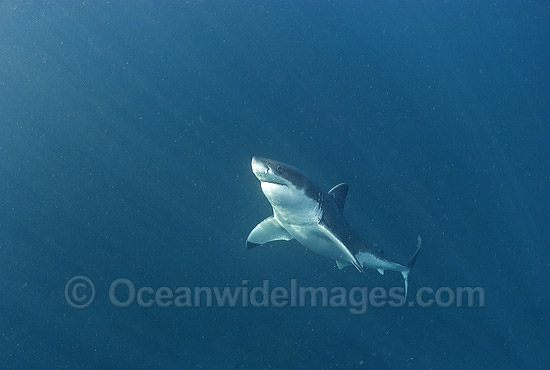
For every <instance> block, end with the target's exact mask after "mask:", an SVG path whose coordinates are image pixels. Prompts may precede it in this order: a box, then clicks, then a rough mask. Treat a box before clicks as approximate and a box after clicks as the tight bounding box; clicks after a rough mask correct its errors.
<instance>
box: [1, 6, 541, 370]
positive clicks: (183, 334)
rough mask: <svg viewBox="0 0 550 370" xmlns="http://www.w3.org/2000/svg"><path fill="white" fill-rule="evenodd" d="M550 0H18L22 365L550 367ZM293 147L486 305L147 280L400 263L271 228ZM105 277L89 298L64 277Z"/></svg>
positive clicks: (13, 194) (307, 281)
mask: <svg viewBox="0 0 550 370" xmlns="http://www.w3.org/2000/svg"><path fill="white" fill-rule="evenodd" d="M549 50H550V9H549V8H548V5H547V4H546V3H544V2H539V3H529V2H519V1H518V2H512V1H502V2H501V1H497V2H449V3H446V2H389V3H388V2H382V1H380V2H363V1H356V2H354V1H350V2H319V1H303V2H302V1H300V2H291V3H282V2H279V1H272V2H256V1H250V2H231V1H228V2H226V1H223V2H222V1H217V2H197V1H188V2H178V3H176V2H171V1H166V2H156V1H150V2H130V1H126V2H123V1H112V2H111V3H110V4H107V3H101V4H97V3H96V2H95V1H84V2H81V3H78V4H72V3H69V2H63V1H61V2H52V3H44V4H42V3H38V2H29V3H23V2H18V1H11V2H4V3H3V4H2V5H0V56H1V57H0V366H1V367H2V368H8V369H30V368H43V369H48V368H50V369H54V368H71V369H98V368H110V369H123V368H147V369H150V368H163V369H182V368H189V369H191V368H205V369H241V368H242V369H260V368H273V369H283V368H284V369H311V368H318V369H334V368H340V369H348V368H350V369H355V368H357V369H363V368H364V369H367V368H369V369H373V368H374V369H396V368H401V369H403V368H407V369H464V368H468V369H489V368H498V369H518V368H525V369H527V368H528V369H543V368H547V366H548V364H550V352H549V351H550V350H549V348H550V343H549V342H550V339H549V338H550V324H549V323H548V321H547V318H546V315H547V313H548V312H549V308H550V298H549V293H550V290H549V289H548V277H549V269H550V251H549V249H548V240H549V239H550V227H549V221H550V217H549V205H550V145H549V144H548V142H549V139H550V126H549V124H550V122H549V116H550V104H549V102H550V65H549V60H550V59H549V58H550V53H549ZM252 155H263V156H267V157H273V158H276V159H279V160H281V161H284V162H287V163H291V164H294V165H296V166H297V167H299V168H301V169H302V170H304V171H305V172H307V173H309V174H310V175H311V176H312V177H313V178H315V179H316V180H317V181H318V182H319V184H320V185H321V186H322V187H323V188H325V189H329V188H330V187H331V186H333V185H334V184H336V183H338V182H341V181H346V182H348V183H349V184H350V194H349V199H348V202H347V205H346V215H347V216H348V218H349V219H350V221H351V222H352V224H353V225H354V226H355V228H356V229H357V230H358V232H359V233H360V234H361V235H362V236H363V237H364V238H365V239H366V240H369V241H370V242H373V243H378V244H379V245H381V246H383V247H384V248H385V249H386V250H387V252H386V253H391V255H392V256H395V258H397V259H403V258H405V257H406V256H408V255H410V254H411V253H412V251H413V249H414V245H415V239H416V235H417V234H420V235H422V236H423V240H424V248H423V250H422V253H421V255H420V257H419V259H418V261H417V265H416V267H415V271H414V272H413V274H412V275H411V289H412V291H413V292H414V291H416V289H418V288H419V287H421V286H431V287H434V288H438V287H441V286H448V287H452V288H454V287H457V286H481V287H483V288H484V289H485V290H486V307H485V308H456V307H452V308H437V307H432V308H429V309H422V308H418V307H416V308H401V309H394V308H381V309H374V308H373V309H371V310H369V311H368V312H367V314H365V315H362V316H353V315H351V314H350V313H349V312H348V311H347V310H345V309H320V308H301V309H297V308H286V309H274V308H270V309H260V308H256V309H254V308H235V309H231V308H214V309H209V308H197V309H178V308H169V309H161V308H158V307H157V308H151V309H143V308H138V307H133V308H130V309H126V310H122V309H118V308H115V307H113V306H112V305H111V304H110V303H109V301H108V295H107V291H108V287H109V284H110V282H111V281H113V280H114V279H116V278H119V277H126V278H129V279H132V280H133V281H134V282H135V284H136V285H137V286H138V287H139V286H144V285H149V286H154V287H159V286H171V287H176V286H180V285H188V286H200V285H203V286H226V285H227V286H233V287H235V286H240V284H241V280H242V279H249V280H251V285H258V284H260V283H261V280H262V279H268V278H269V279H271V280H270V281H271V283H272V285H277V284H279V285H282V286H287V285H288V283H289V280H290V279H291V278H297V279H299V282H300V284H301V285H313V286H336V285H341V286H344V287H352V286H356V285H368V286H382V287H391V286H400V285H401V278H400V276H399V275H398V274H395V273H393V274H391V273H388V274H386V275H385V276H379V275H378V274H377V273H376V272H375V271H369V278H368V279H367V278H365V277H364V276H361V275H360V274H358V273H357V272H356V271H353V270H352V269H346V270H341V271H340V270H338V269H337V268H336V267H335V266H334V262H333V261H330V260H328V259H325V258H323V257H321V256H318V255H315V254H314V253H312V252H309V251H306V250H305V249H304V248H303V247H301V246H299V245H298V244H296V243H294V242H292V243H289V244H284V243H279V244H275V243H273V244H271V245H269V246H266V247H263V248H258V249H256V250H253V251H246V250H245V248H244V245H245V243H244V242H245V238H246V236H247V235H248V232H249V231H250V230H251V229H252V228H253V227H254V226H255V225H256V223H258V222H259V221H261V220H262V219H263V218H264V217H266V216H268V215H269V214H270V212H271V209H270V206H269V204H268V203H267V201H266V200H265V198H264V197H263V195H262V193H261V191H260V189H259V184H258V182H257V180H256V179H255V178H254V176H253V174H252V173H251V171H250V158H251V156H252ZM79 274H83V275H87V276H89V277H90V278H91V279H92V280H94V282H95V283H96V287H97V297H96V301H95V302H94V304H93V305H92V306H90V307H89V308H88V309H85V310H75V309H72V308H70V307H69V306H68V305H67V303H66V302H65V299H64V298H63V289H64V285H65V283H66V282H67V280H68V279H69V278H70V277H72V276H73V275H79Z"/></svg>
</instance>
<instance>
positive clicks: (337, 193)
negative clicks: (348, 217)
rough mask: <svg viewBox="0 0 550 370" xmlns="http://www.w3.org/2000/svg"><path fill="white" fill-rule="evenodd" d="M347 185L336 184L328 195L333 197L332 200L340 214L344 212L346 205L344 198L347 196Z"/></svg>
mask: <svg viewBox="0 0 550 370" xmlns="http://www.w3.org/2000/svg"><path fill="white" fill-rule="evenodd" d="M348 189H349V185H348V184H344V183H342V184H338V185H336V186H335V187H333V188H332V189H330V190H329V192H328V193H329V194H330V195H332V196H333V197H334V200H336V205H337V206H338V209H339V210H340V211H342V212H344V204H346V197H347V196H348Z"/></svg>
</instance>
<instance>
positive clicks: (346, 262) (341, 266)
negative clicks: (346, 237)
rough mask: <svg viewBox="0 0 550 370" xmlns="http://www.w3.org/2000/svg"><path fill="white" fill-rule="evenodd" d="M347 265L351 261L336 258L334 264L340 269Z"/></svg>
mask: <svg viewBox="0 0 550 370" xmlns="http://www.w3.org/2000/svg"><path fill="white" fill-rule="evenodd" d="M349 265H351V262H348V261H342V260H336V266H338V268H339V269H340V270H341V269H343V268H344V267H348V266H349Z"/></svg>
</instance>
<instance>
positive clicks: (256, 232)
mask: <svg viewBox="0 0 550 370" xmlns="http://www.w3.org/2000/svg"><path fill="white" fill-rule="evenodd" d="M291 239H292V236H291V235H290V234H289V233H288V231H286V229H285V228H284V227H282V226H281V224H280V223H279V221H277V220H276V219H275V218H274V217H273V216H271V217H268V218H266V219H265V220H263V221H262V222H260V223H259V224H258V225H256V227H255V228H254V229H253V230H252V231H251V232H250V234H249V235H248V238H246V249H252V248H254V247H257V246H258V245H262V244H264V243H267V242H271V241H275V240H291Z"/></svg>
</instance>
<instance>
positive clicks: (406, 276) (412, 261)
mask: <svg viewBox="0 0 550 370" xmlns="http://www.w3.org/2000/svg"><path fill="white" fill-rule="evenodd" d="M416 240H417V243H416V252H414V254H413V255H412V257H411V258H409V261H408V262H407V264H406V265H405V267H406V269H404V270H401V275H403V280H405V298H407V292H408V290H409V272H411V271H412V269H413V267H414V264H415V263H416V257H418V252H420V247H422V238H421V237H420V235H418V237H417V239H416Z"/></svg>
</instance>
